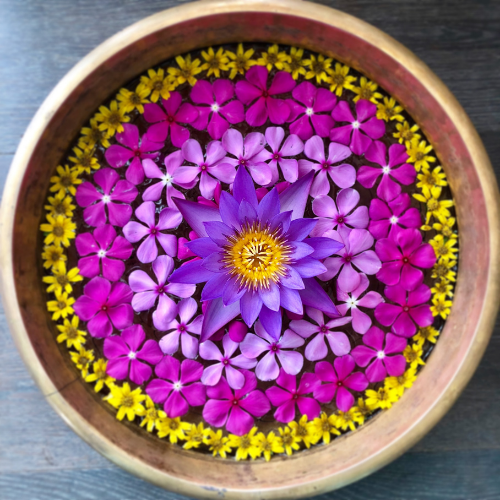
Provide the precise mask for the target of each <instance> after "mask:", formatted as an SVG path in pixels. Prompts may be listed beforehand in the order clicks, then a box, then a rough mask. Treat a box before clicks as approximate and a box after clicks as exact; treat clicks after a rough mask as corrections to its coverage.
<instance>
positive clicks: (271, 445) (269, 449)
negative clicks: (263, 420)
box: [255, 431, 285, 462]
mask: <svg viewBox="0 0 500 500" xmlns="http://www.w3.org/2000/svg"><path fill="white" fill-rule="evenodd" d="M255 446H256V448H257V450H258V451H259V454H262V455H264V458H265V459H266V462H269V460H271V456H272V455H274V454H275V453H284V452H285V449H284V448H283V442H282V440H281V438H280V437H279V436H277V435H276V434H275V433H274V432H273V431H270V432H269V433H268V434H267V435H266V434H264V433H263V432H259V433H258V434H257V436H255Z"/></svg>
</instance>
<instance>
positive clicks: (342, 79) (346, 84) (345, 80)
mask: <svg viewBox="0 0 500 500" xmlns="http://www.w3.org/2000/svg"><path fill="white" fill-rule="evenodd" d="M350 69H351V68H349V66H346V65H345V64H344V65H342V64H340V63H335V69H330V70H329V71H328V75H329V76H328V78H327V79H326V81H327V83H329V84H330V91H331V92H335V94H336V95H337V96H338V97H340V96H341V95H342V92H343V91H344V89H349V90H352V89H353V83H354V82H355V81H356V80H357V77H355V76H352V75H349V70H350Z"/></svg>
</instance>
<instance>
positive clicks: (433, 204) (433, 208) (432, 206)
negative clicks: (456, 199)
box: [413, 186, 453, 224]
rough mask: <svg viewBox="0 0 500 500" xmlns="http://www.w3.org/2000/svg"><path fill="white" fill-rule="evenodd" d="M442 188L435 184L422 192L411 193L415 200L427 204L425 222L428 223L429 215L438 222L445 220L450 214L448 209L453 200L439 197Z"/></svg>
mask: <svg viewBox="0 0 500 500" xmlns="http://www.w3.org/2000/svg"><path fill="white" fill-rule="evenodd" d="M442 190H443V189H442V188H441V187H437V186H435V187H433V188H431V189H430V190H425V191H423V192H422V194H420V193H415V194H414V195H413V197H414V198H415V199H416V200H418V201H420V202H421V203H426V204H427V214H426V217H425V223H426V224H429V221H430V220H431V217H434V219H436V220H437V221H439V222H445V221H446V220H447V219H448V218H449V217H450V216H451V213H450V211H449V210H448V209H449V208H451V207H452V206H453V201H452V200H442V199H440V197H441V192H442Z"/></svg>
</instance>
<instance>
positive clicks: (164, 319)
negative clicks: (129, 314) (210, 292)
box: [128, 255, 196, 331]
mask: <svg viewBox="0 0 500 500" xmlns="http://www.w3.org/2000/svg"><path fill="white" fill-rule="evenodd" d="M152 268H153V272H154V274H155V276H156V279H157V281H158V283H155V282H154V281H153V279H152V278H151V277H150V276H149V275H148V274H147V273H146V272H144V271H142V270H140V269H139V270H137V271H133V272H132V273H131V274H130V276H129V280H128V281H129V284H130V288H131V289H132V291H133V292H134V297H133V299H132V307H133V309H134V311H138V312H139V311H148V310H151V309H153V308H154V306H155V304H156V301H157V300H158V307H157V308H156V310H155V311H154V312H153V325H154V327H155V328H156V329H157V330H160V331H165V330H166V329H167V328H168V327H170V326H171V321H172V320H173V319H174V318H175V316H177V311H178V307H177V304H176V303H175V302H174V301H173V300H172V299H171V298H170V297H169V296H168V295H167V294H170V295H175V296H177V297H182V298H187V297H191V295H193V293H194V291H195V289H196V287H195V286H194V285H184V284H179V283H167V279H168V277H169V276H170V273H171V272H172V269H173V268H174V261H173V259H172V257H170V256H168V255H160V256H159V257H158V258H157V259H156V260H155V261H154V262H153V265H152Z"/></svg>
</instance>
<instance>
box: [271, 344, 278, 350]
mask: <svg viewBox="0 0 500 500" xmlns="http://www.w3.org/2000/svg"><path fill="white" fill-rule="evenodd" d="M278 351H279V345H278V344H276V343H274V342H273V343H272V344H271V352H278Z"/></svg>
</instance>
